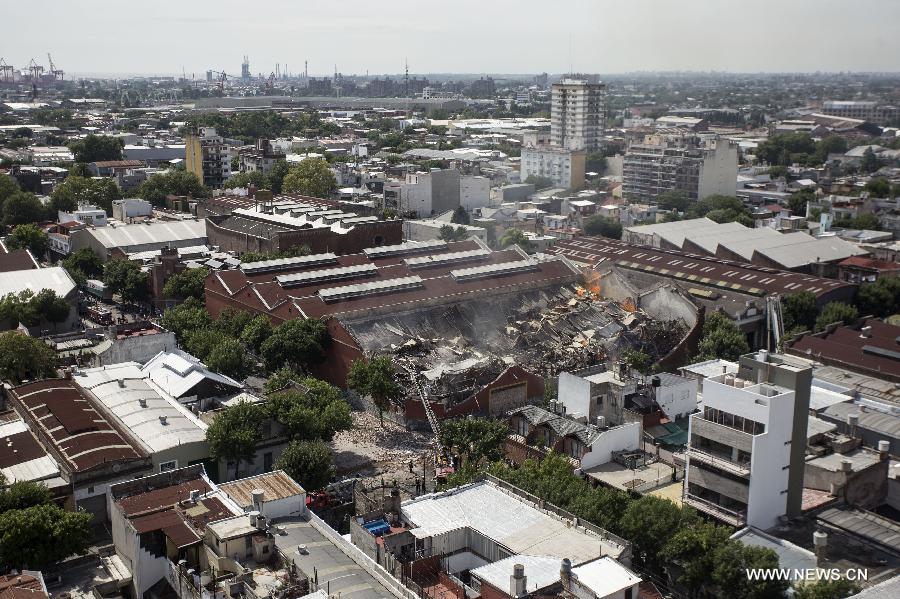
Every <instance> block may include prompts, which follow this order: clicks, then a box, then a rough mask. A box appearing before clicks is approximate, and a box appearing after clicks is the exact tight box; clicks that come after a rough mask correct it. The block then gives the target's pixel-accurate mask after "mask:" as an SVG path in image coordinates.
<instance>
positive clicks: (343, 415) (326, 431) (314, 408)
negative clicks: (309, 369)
mask: <svg viewBox="0 0 900 599" xmlns="http://www.w3.org/2000/svg"><path fill="white" fill-rule="evenodd" d="M269 413H270V414H271V415H272V417H274V418H275V420H277V421H278V422H279V423H280V424H281V425H282V426H284V427H285V430H286V431H287V433H288V436H289V437H290V438H291V439H324V440H326V441H330V440H331V439H332V438H333V437H334V434H335V433H336V432H338V431H343V430H347V429H349V428H350V426H351V425H352V421H351V419H350V405H349V404H348V403H347V402H346V401H344V397H343V396H342V395H341V391H340V389H338V388H337V387H335V386H334V385H330V384H329V383H326V382H325V381H320V380H319V379H315V378H312V377H307V378H305V379H302V380H300V381H299V386H298V387H296V388H287V389H285V390H282V391H279V392H277V393H274V394H273V395H272V397H271V398H270V400H269Z"/></svg>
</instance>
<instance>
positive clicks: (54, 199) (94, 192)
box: [50, 175, 121, 215]
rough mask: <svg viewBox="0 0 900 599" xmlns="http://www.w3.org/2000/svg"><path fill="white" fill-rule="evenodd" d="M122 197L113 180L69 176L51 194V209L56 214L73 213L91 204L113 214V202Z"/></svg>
mask: <svg viewBox="0 0 900 599" xmlns="http://www.w3.org/2000/svg"><path fill="white" fill-rule="evenodd" d="M120 197H121V192H120V191H119V188H118V186H117V185H116V184H115V182H114V181H113V180H112V179H107V178H103V179H89V178H87V177H76V176H72V175H69V176H68V177H66V180H65V181H63V182H62V183H60V184H59V185H57V186H56V188H55V189H54V190H53V193H51V194H50V207H51V208H52V209H53V211H54V213H56V212H57V211H63V212H72V211H73V210H75V209H76V208H78V206H79V205H81V204H90V205H93V206H97V207H98V208H102V209H103V210H105V211H106V213H107V214H111V213H112V205H113V201H114V200H118V199H119V198H120ZM54 215H55V214H54Z"/></svg>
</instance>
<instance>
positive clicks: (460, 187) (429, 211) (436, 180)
mask: <svg viewBox="0 0 900 599" xmlns="http://www.w3.org/2000/svg"><path fill="white" fill-rule="evenodd" d="M490 197H491V182H490V179H488V178H487V177H480V176H473V175H463V174H461V173H460V172H459V171H458V170H456V169H455V168H451V169H443V170H442V169H433V170H431V171H429V172H418V173H409V174H407V175H406V180H405V181H404V182H403V183H401V184H400V189H399V196H398V199H397V208H398V209H399V210H400V212H401V213H403V214H415V215H416V216H417V217H419V218H425V217H428V216H434V215H437V214H442V213H444V212H449V211H451V210H456V209H457V208H459V207H460V206H462V207H463V208H465V209H466V210H470V211H471V210H474V209H475V208H482V207H484V206H487V205H489V204H490Z"/></svg>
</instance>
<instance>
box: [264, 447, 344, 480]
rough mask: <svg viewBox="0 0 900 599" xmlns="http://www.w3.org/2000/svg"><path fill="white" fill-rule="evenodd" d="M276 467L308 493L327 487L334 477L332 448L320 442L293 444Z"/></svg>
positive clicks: (287, 448) (282, 455)
mask: <svg viewBox="0 0 900 599" xmlns="http://www.w3.org/2000/svg"><path fill="white" fill-rule="evenodd" d="M275 467H276V468H279V469H281V470H284V471H285V472H286V473H287V474H288V476H290V477H291V478H293V479H294V480H295V481H297V482H298V483H300V486H302V487H303V488H304V489H306V490H307V491H316V490H319V489H321V488H323V487H325V486H326V485H327V484H328V483H329V482H330V481H331V478H332V477H333V476H334V463H333V458H332V453H331V448H330V447H328V445H327V444H326V443H325V442H323V441H320V440H314V441H293V442H291V443H290V445H288V446H287V447H286V448H285V450H284V451H283V452H282V454H281V455H280V456H279V457H278V460H277V461H276V462H275Z"/></svg>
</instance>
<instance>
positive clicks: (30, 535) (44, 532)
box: [0, 503, 92, 569]
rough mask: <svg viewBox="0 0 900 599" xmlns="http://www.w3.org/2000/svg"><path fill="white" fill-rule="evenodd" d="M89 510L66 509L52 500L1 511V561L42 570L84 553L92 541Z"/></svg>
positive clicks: (5, 563)
mask: <svg viewBox="0 0 900 599" xmlns="http://www.w3.org/2000/svg"><path fill="white" fill-rule="evenodd" d="M91 519H92V516H91V515H90V514H89V513H87V512H67V511H65V510H63V509H62V508H60V507H59V506H57V505H55V504H52V503H45V504H41V505H35V506H32V507H29V508H25V509H21V510H9V511H6V512H3V513H2V514H0V563H2V564H4V565H5V566H6V567H9V568H20V569H21V568H34V569H40V568H43V567H45V566H50V565H53V564H55V563H57V562H59V561H60V560H62V559H63V558H65V557H68V556H70V555H72V554H76V553H83V552H84V551H86V550H87V547H88V544H89V543H90V540H91V527H90V524H91Z"/></svg>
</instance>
